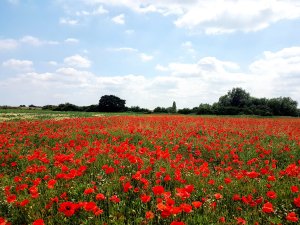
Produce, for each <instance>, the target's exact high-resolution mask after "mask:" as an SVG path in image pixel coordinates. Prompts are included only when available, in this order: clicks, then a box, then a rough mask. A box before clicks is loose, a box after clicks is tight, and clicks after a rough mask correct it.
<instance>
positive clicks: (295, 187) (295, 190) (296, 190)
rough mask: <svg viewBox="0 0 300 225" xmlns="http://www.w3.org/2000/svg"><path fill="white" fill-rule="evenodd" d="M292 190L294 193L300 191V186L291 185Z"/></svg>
mask: <svg viewBox="0 0 300 225" xmlns="http://www.w3.org/2000/svg"><path fill="white" fill-rule="evenodd" d="M291 191H292V192H293V193H297V192H299V188H298V187H297V186H291Z"/></svg>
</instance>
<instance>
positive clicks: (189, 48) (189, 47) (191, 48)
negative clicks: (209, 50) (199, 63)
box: [181, 41, 196, 54]
mask: <svg viewBox="0 0 300 225" xmlns="http://www.w3.org/2000/svg"><path fill="white" fill-rule="evenodd" d="M181 47H182V48H183V49H184V50H186V51H187V52H188V53H190V54H195V53H196V50H195V49H194V46H193V44H192V42H190V41H186V42H183V43H182V44H181Z"/></svg>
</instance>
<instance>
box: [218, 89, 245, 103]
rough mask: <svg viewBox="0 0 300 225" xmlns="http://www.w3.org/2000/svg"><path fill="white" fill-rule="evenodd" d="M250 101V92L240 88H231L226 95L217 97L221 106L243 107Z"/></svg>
mask: <svg viewBox="0 0 300 225" xmlns="http://www.w3.org/2000/svg"><path fill="white" fill-rule="evenodd" d="M249 103H250V94H249V93H247V92H246V91H245V90H243V89H242V88H233V89H232V90H231V91H228V93H227V95H224V96H222V97H220V98H219V104H220V105H221V106H232V107H239V108H242V107H245V106H247V105H248V104H249Z"/></svg>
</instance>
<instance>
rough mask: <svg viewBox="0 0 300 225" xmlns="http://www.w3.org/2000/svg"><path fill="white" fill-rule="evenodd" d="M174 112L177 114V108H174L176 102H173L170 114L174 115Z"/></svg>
mask: <svg viewBox="0 0 300 225" xmlns="http://www.w3.org/2000/svg"><path fill="white" fill-rule="evenodd" d="M176 112H177V107H176V102H175V101H174V102H173V104H172V108H171V113H176Z"/></svg>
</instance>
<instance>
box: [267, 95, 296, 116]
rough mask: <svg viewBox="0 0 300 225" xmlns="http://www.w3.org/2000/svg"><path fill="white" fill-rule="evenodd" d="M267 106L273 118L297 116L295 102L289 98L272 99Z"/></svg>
mask: <svg viewBox="0 0 300 225" xmlns="http://www.w3.org/2000/svg"><path fill="white" fill-rule="evenodd" d="M268 106H269V107H270V109H271V110H272V113H273V115H274V116H297V102H296V101H294V100H292V99H291V98H289V97H280V98H272V99H270V100H269V101H268Z"/></svg>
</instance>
